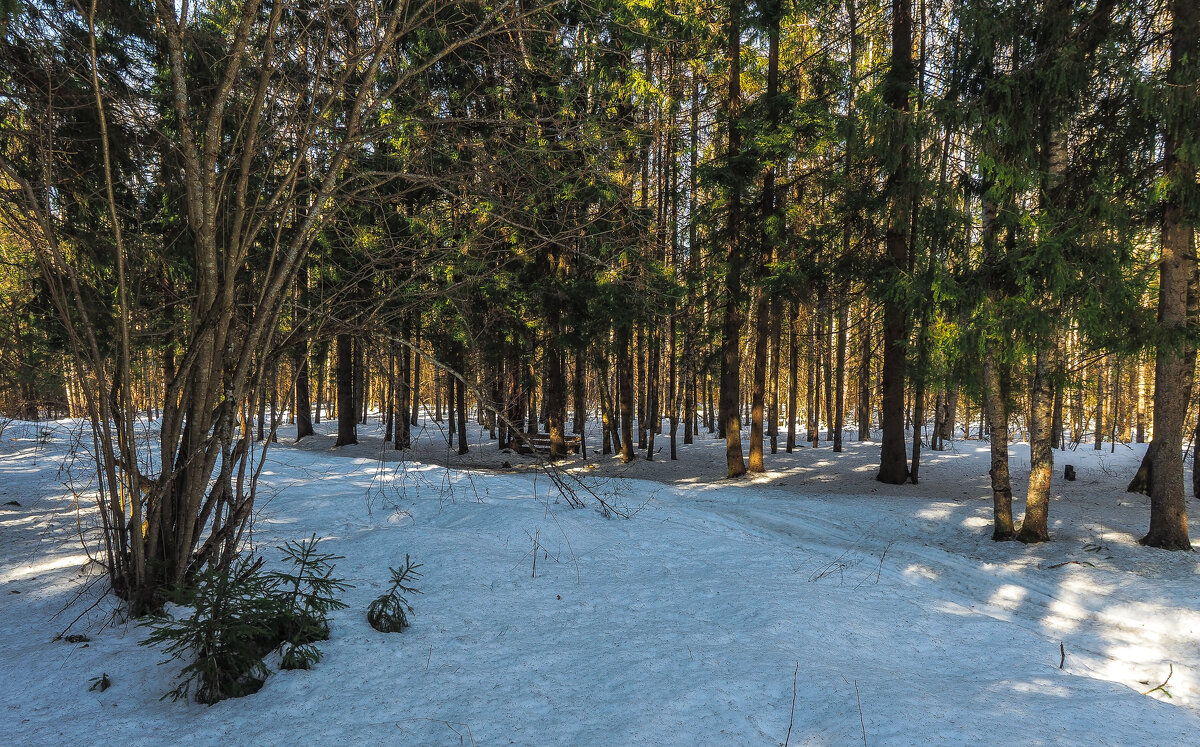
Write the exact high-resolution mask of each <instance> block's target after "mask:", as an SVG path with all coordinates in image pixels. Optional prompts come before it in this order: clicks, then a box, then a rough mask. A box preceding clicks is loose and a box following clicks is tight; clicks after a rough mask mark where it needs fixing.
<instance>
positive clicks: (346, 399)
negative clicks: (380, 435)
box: [334, 333, 358, 446]
mask: <svg viewBox="0 0 1200 747" xmlns="http://www.w3.org/2000/svg"><path fill="white" fill-rule="evenodd" d="M336 343H337V372H336V376H337V417H338V435H337V442H336V443H335V444H334V446H347V445H349V444H356V443H358V408H357V407H355V402H354V338H353V337H351V336H350V335H349V334H346V333H342V334H339V335H338V336H337V340H336Z"/></svg>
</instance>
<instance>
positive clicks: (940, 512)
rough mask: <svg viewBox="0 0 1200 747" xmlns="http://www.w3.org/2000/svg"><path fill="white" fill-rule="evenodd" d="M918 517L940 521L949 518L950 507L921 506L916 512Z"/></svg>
mask: <svg viewBox="0 0 1200 747" xmlns="http://www.w3.org/2000/svg"><path fill="white" fill-rule="evenodd" d="M917 518H918V519H928V520H931V521H941V520H943V519H949V518H950V509H949V508H948V507H945V506H941V507H938V506H930V507H928V508H923V509H921V510H920V511H918V512H917Z"/></svg>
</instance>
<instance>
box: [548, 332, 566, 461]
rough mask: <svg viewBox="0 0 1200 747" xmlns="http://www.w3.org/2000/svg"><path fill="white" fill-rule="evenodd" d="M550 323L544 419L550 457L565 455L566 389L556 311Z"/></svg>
mask: <svg viewBox="0 0 1200 747" xmlns="http://www.w3.org/2000/svg"><path fill="white" fill-rule="evenodd" d="M553 315H554V318H552V319H551V321H550V336H549V337H548V338H547V340H546V401H545V404H544V407H545V409H546V419H547V421H548V422H547V424H548V428H547V430H548V431H549V433H550V457H551V458H558V457H564V456H566V455H567V433H566V420H567V387H566V370H565V369H566V367H565V365H564V362H563V355H562V348H561V343H560V337H559V334H560V329H559V326H560V322H559V319H558V318H557V311H555V312H553Z"/></svg>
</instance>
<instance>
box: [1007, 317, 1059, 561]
mask: <svg viewBox="0 0 1200 747" xmlns="http://www.w3.org/2000/svg"><path fill="white" fill-rule="evenodd" d="M1047 337H1048V336H1047ZM1054 345H1055V344H1054V341H1053V340H1052V339H1046V338H1043V339H1042V340H1041V341H1039V343H1038V349H1037V361H1036V363H1035V364H1034V375H1033V388H1032V390H1031V391H1030V393H1029V398H1030V408H1029V409H1030V413H1029V414H1030V424H1029V491H1028V493H1027V494H1026V498H1025V518H1024V520H1023V521H1022V522H1021V531H1020V532H1018V533H1017V539H1018V540H1020V541H1021V542H1045V541H1047V540H1049V539H1050V527H1049V517H1050V480H1051V476H1052V474H1053V472H1054V450H1053V449H1051V448H1050V426H1051V423H1052V417H1053V413H1052V409H1053V406H1054V385H1053V383H1052V381H1051V378H1052V376H1053V372H1054V370H1055V366H1056V361H1055V360H1054V355H1055V347H1054Z"/></svg>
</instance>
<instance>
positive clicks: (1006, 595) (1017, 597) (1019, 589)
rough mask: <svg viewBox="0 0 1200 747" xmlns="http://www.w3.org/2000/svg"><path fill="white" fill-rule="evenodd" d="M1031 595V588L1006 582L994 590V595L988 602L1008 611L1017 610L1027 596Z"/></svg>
mask: <svg viewBox="0 0 1200 747" xmlns="http://www.w3.org/2000/svg"><path fill="white" fill-rule="evenodd" d="M1028 596H1029V589H1026V588H1025V587H1024V586H1017V585H1016V584H1004V585H1003V586H1001V587H1000V588H998V589H996V590H995V591H994V592H992V596H991V598H990V599H988V604H990V605H992V606H993V607H997V608H999V609H1002V610H1007V611H1008V612H1016V611H1017V609H1018V608H1019V607H1020V606H1021V604H1022V603H1023V602H1024V601H1025V598H1026V597H1028Z"/></svg>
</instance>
